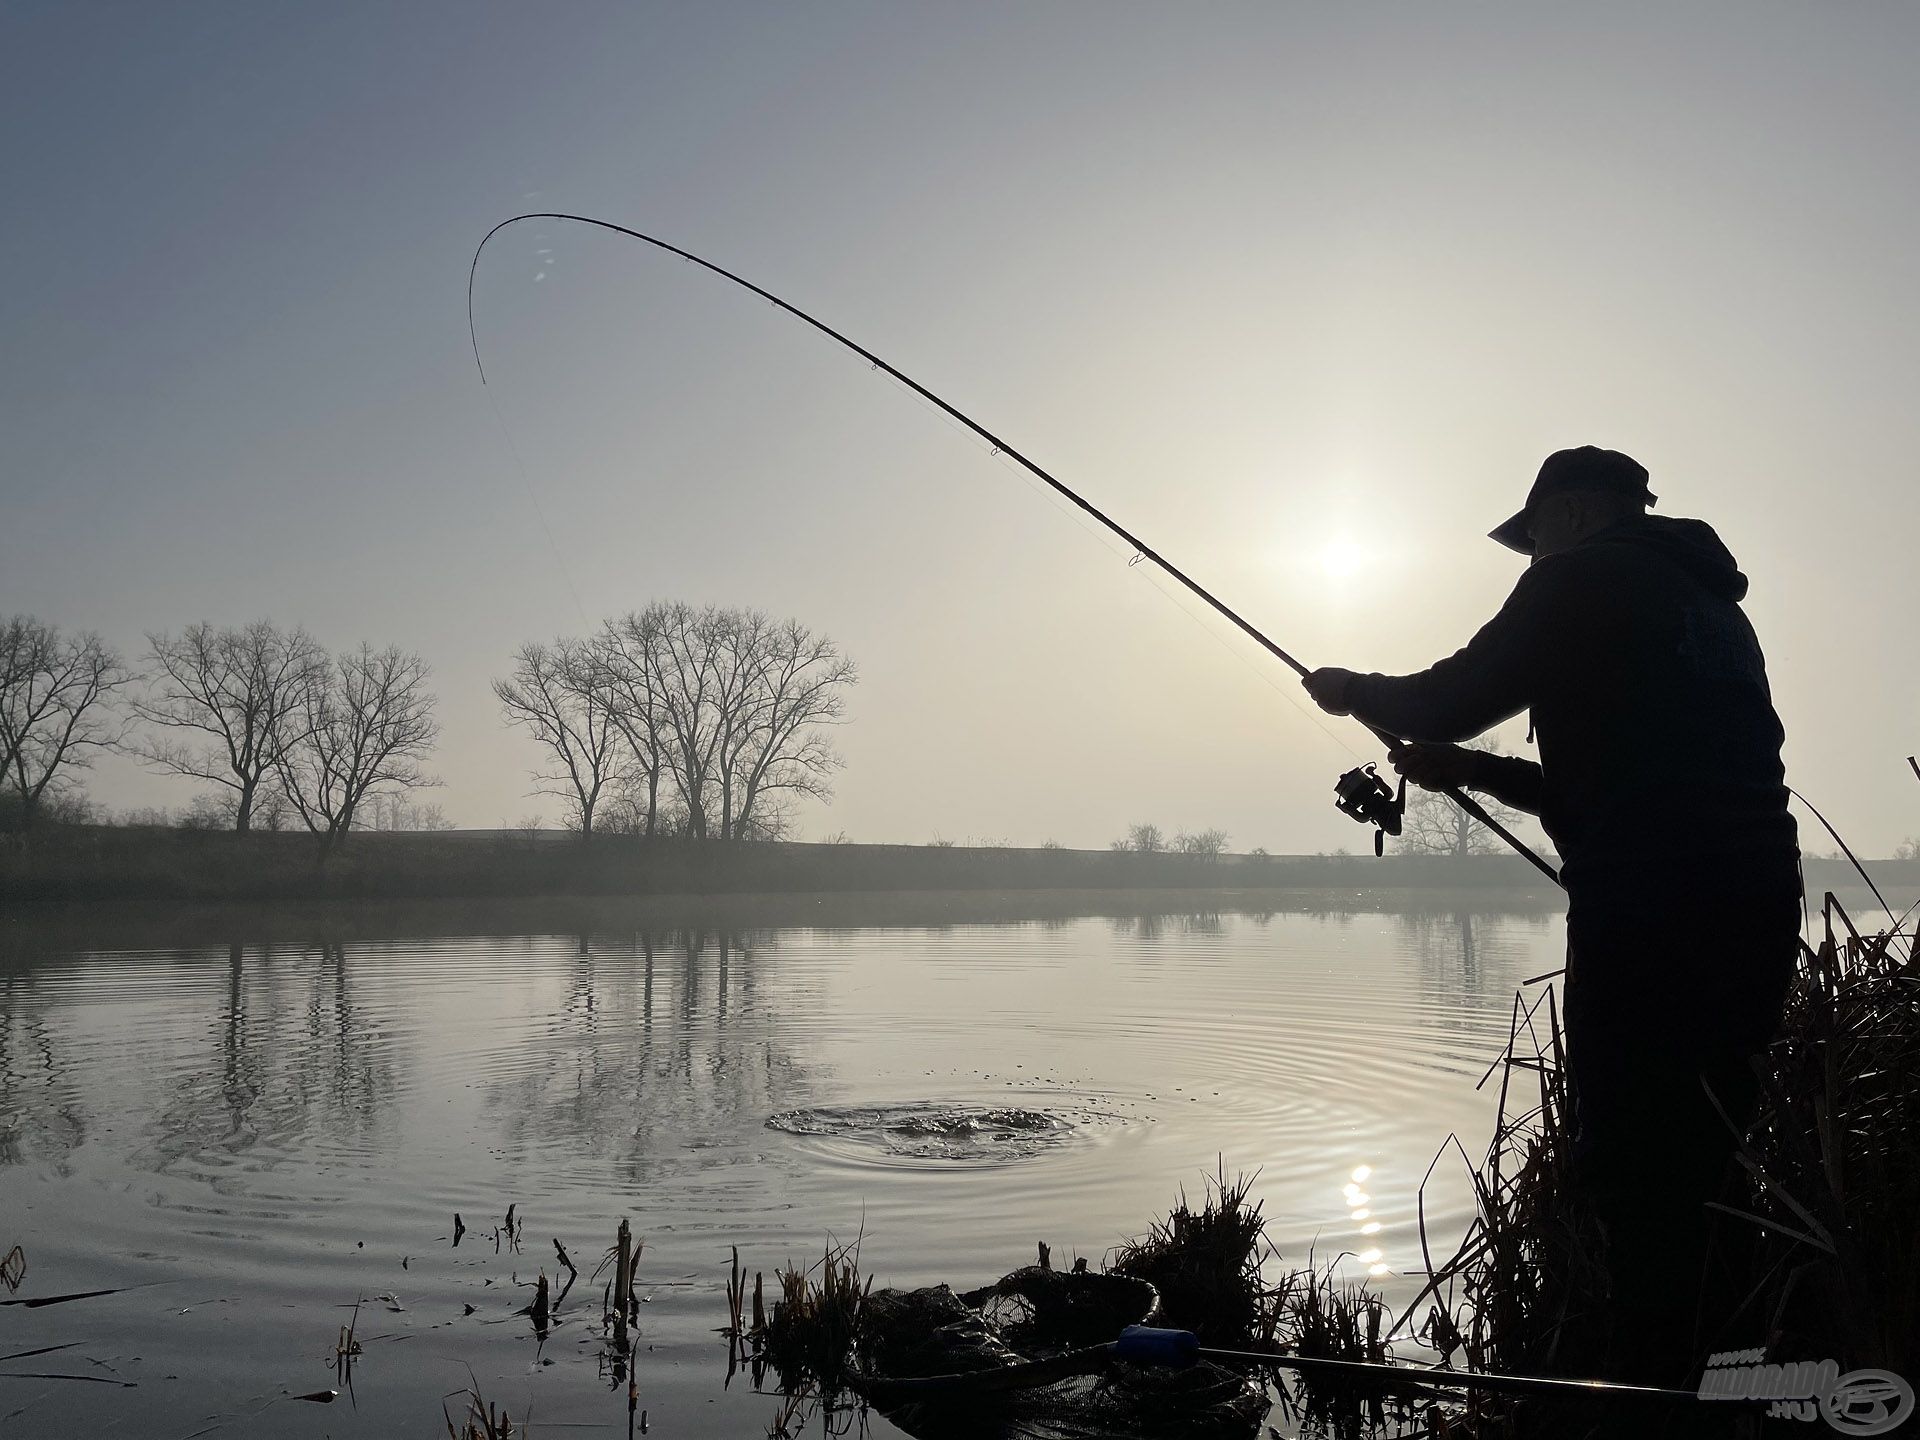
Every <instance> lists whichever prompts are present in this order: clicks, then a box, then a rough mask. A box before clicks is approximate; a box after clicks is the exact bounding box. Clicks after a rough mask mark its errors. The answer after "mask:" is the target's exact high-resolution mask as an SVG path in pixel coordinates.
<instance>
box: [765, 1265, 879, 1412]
mask: <svg viewBox="0 0 1920 1440" xmlns="http://www.w3.org/2000/svg"><path fill="white" fill-rule="evenodd" d="M774 1278H775V1279H776V1280H777V1281H778V1282H779V1285H780V1294H779V1296H778V1298H777V1299H775V1300H774V1302H773V1312H772V1313H771V1314H770V1315H768V1316H767V1318H766V1323H765V1324H764V1326H762V1327H761V1329H760V1332H759V1333H760V1350H759V1354H760V1357H761V1358H763V1359H764V1360H765V1361H766V1363H767V1364H769V1365H771V1366H773V1368H774V1369H775V1370H777V1371H778V1372H779V1373H780V1375H781V1377H782V1379H783V1381H786V1382H788V1384H789V1386H790V1385H791V1384H792V1383H796V1382H801V1383H804V1382H811V1383H812V1384H813V1385H815V1386H816V1387H817V1388H819V1389H821V1390H824V1391H826V1392H828V1393H832V1392H834V1391H838V1390H840V1389H842V1388H844V1387H845V1385H846V1382H847V1378H848V1370H849V1367H850V1366H851V1364H852V1363H853V1359H854V1355H855V1351H856V1347H857V1346H858V1344H859V1342H860V1340H861V1338H862V1337H861V1321H862V1318H863V1315H862V1311H863V1308H864V1306H865V1304H866V1300H867V1296H868V1294H869V1292H870V1291H871V1290H872V1289H873V1279H872V1277H871V1276H868V1277H866V1278H865V1279H864V1280H863V1279H862V1277H861V1274H860V1241H859V1239H858V1238H856V1239H855V1240H854V1242H853V1243H852V1244H851V1245H834V1244H829V1245H828V1246H827V1247H826V1249H825V1251H824V1252H823V1253H822V1254H821V1256H820V1261H819V1264H818V1265H816V1266H813V1267H810V1268H808V1269H805V1270H802V1269H800V1268H798V1267H797V1266H791V1265H790V1266H788V1267H787V1268H786V1269H785V1270H781V1271H778V1272H776V1274H775V1277H774Z"/></svg>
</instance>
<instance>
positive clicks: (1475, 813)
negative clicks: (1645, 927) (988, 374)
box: [467, 211, 1560, 883]
mask: <svg viewBox="0 0 1920 1440" xmlns="http://www.w3.org/2000/svg"><path fill="white" fill-rule="evenodd" d="M523 220H557V221H566V222H568V223H570V224H575V225H586V226H590V227H592V228H594V229H598V230H605V231H609V232H611V233H613V234H615V235H624V236H626V237H627V238H628V239H630V240H638V241H640V242H641V243H642V244H644V245H650V246H652V247H654V248H655V249H656V250H661V251H664V252H665V253H667V254H669V255H677V256H679V257H680V258H681V259H682V260H685V261H688V262H690V263H692V264H694V265H698V266H699V267H700V268H701V269H703V270H706V271H709V272H711V273H712V274H715V275H718V276H719V277H720V278H721V279H723V280H726V281H728V282H730V283H731V284H734V285H736V286H738V287H740V288H741V289H743V290H745V291H747V292H749V293H750V294H753V295H758V296H759V297H760V298H761V299H763V300H765V301H766V302H767V303H768V304H770V305H772V306H774V307H775V308H776V309H779V310H784V311H785V312H786V313H787V314H789V315H791V316H793V317H794V318H795V319H796V320H799V321H801V322H803V323H804V324H806V325H808V326H811V327H812V328H813V329H815V330H818V331H819V332H820V333H821V334H823V335H825V336H827V337H828V338H829V339H831V340H834V341H836V342H837V343H838V344H840V345H841V346H842V347H844V348H845V349H847V350H849V351H851V352H852V353H853V354H855V355H858V356H859V357H860V358H861V359H863V360H865V361H866V362H867V363H868V364H869V365H871V366H872V367H873V368H874V369H875V370H877V371H879V372H881V373H883V374H885V375H886V376H888V377H889V378H891V379H892V380H894V381H895V382H897V383H898V384H900V385H902V386H904V387H905V388H906V389H907V390H908V391H909V392H911V393H912V394H913V395H914V396H916V397H917V398H919V399H920V400H921V401H922V402H924V403H925V404H927V405H929V406H931V407H932V408H933V409H934V410H935V411H936V412H937V413H939V414H940V415H941V416H942V417H944V418H945V419H946V420H948V421H949V422H950V423H953V424H956V425H958V426H959V427H960V428H961V429H963V430H964V431H966V432H968V433H970V434H971V435H973V436H974V437H975V438H976V439H978V440H979V441H981V442H983V443H984V444H986V445H988V446H989V447H991V449H992V451H993V455H994V457H995V458H997V459H1002V460H1004V461H1009V462H1012V463H1014V464H1016V465H1017V466H1018V467H1019V468H1020V469H1021V470H1022V471H1024V472H1025V473H1026V475H1027V476H1028V477H1030V478H1031V479H1032V480H1037V481H1039V482H1040V483H1041V484H1042V485H1044V486H1045V487H1046V490H1047V492H1048V493H1049V496H1050V498H1052V499H1054V500H1055V502H1056V503H1058V502H1059V501H1065V502H1066V503H1067V505H1069V506H1071V507H1072V510H1073V511H1074V512H1077V514H1076V517H1075V518H1076V519H1079V520H1080V521H1081V523H1082V524H1083V525H1084V524H1085V522H1086V521H1087V520H1092V521H1094V522H1096V523H1097V525H1098V526H1099V527H1100V528H1101V530H1103V531H1104V532H1105V533H1104V535H1103V536H1102V539H1103V540H1104V541H1105V543H1107V544H1108V545H1109V547H1110V548H1111V547H1112V541H1113V540H1115V539H1117V540H1119V541H1121V542H1123V544H1124V546H1125V551H1124V553H1125V554H1126V555H1127V557H1128V559H1127V564H1128V565H1129V566H1130V567H1132V566H1140V565H1142V564H1149V565H1152V566H1153V567H1154V568H1155V569H1157V570H1158V571H1159V572H1160V573H1161V574H1163V575H1165V576H1166V577H1167V578H1168V579H1171V580H1173V581H1174V582H1176V583H1177V584H1178V585H1179V586H1180V587H1181V588H1182V589H1184V590H1185V591H1186V592H1187V594H1188V595H1190V596H1192V597H1193V598H1195V599H1197V600H1200V601H1201V602H1203V603H1204V604H1205V605H1206V606H1207V607H1208V608H1209V609H1211V610H1212V611H1213V612H1214V613H1215V614H1216V615H1217V616H1219V617H1220V618H1221V619H1224V620H1226V621H1227V622H1228V623H1229V624H1231V625H1232V626H1233V627H1234V628H1235V629H1237V630H1238V631H1240V633H1241V634H1243V635H1245V636H1246V637H1247V638H1248V639H1250V640H1252V641H1253V642H1254V643H1255V644H1257V645H1258V646H1259V647H1260V648H1261V649H1262V650H1264V651H1266V652H1267V654H1269V655H1270V656H1272V657H1273V658H1274V659H1276V660H1278V661H1280V662H1281V663H1282V664H1284V665H1285V666H1287V667H1288V668H1289V669H1290V670H1292V671H1293V672H1294V673H1295V674H1297V675H1299V676H1301V677H1302V678H1304V677H1305V676H1307V675H1308V674H1310V673H1311V671H1310V670H1309V668H1308V667H1307V666H1306V665H1304V664H1302V663H1301V662H1300V661H1299V660H1297V659H1295V658H1294V657H1293V656H1292V655H1290V654H1289V653H1287V651H1285V650H1284V649H1282V648H1281V647H1280V646H1279V645H1278V644H1277V643H1275V642H1274V641H1273V640H1272V639H1271V638H1269V637H1268V636H1267V635H1266V634H1264V633H1263V632H1262V631H1261V630H1259V629H1258V628H1257V627H1256V626H1254V624H1253V623H1252V622H1251V621H1249V620H1247V619H1246V618H1245V617H1244V616H1242V615H1241V614H1239V612H1237V611H1235V610H1234V609H1232V608H1231V607H1230V606H1228V605H1227V604H1226V602H1224V601H1223V600H1221V599H1220V598H1219V597H1218V596H1216V595H1215V594H1213V592H1212V591H1210V590H1208V589H1207V588H1206V587H1205V586H1203V585H1202V584H1200V582H1199V581H1197V580H1195V579H1194V578H1193V577H1192V576H1190V575H1188V574H1187V573H1186V572H1185V571H1184V570H1181V569H1180V568H1179V567H1178V566H1176V565H1175V564H1173V562H1172V561H1170V560H1168V559H1167V558H1166V557H1165V556H1164V555H1162V554H1160V552H1159V551H1157V550H1155V549H1154V548H1153V547H1152V546H1151V545H1149V544H1147V542H1146V541H1145V540H1143V539H1141V538H1140V537H1139V536H1138V535H1135V534H1134V533H1133V532H1132V531H1130V530H1128V529H1127V528H1126V527H1125V526H1123V525H1121V524H1120V523H1119V522H1118V521H1117V520H1115V519H1114V518H1113V517H1112V516H1110V515H1108V514H1106V513H1105V512H1104V511H1102V510H1101V509H1099V508H1098V507H1097V506H1095V505H1094V504H1093V503H1092V502H1091V501H1089V500H1087V499H1086V498H1085V497H1084V496H1082V495H1081V494H1079V492H1077V491H1075V490H1073V489H1071V488H1069V487H1068V486H1067V485H1066V484H1065V483H1064V482H1062V481H1060V480H1058V479H1056V478H1055V477H1054V476H1053V475H1051V474H1049V473H1048V472H1047V471H1046V470H1044V469H1042V468H1041V467H1040V466H1039V465H1038V464H1037V463H1035V462H1034V461H1033V460H1031V459H1029V458H1028V457H1027V456H1026V455H1025V454H1023V453H1022V452H1021V451H1020V450H1018V449H1016V448H1015V447H1014V446H1012V445H1010V444H1008V443H1007V441H1005V440H1003V439H1001V437H1000V436H998V435H996V434H994V433H993V431H991V430H989V429H987V428H986V426H984V425H982V424H980V422H979V421H977V420H975V419H974V418H973V417H972V416H970V415H968V414H966V413H965V412H964V411H962V410H960V409H958V408H957V407H955V406H953V405H951V404H949V403H948V402H947V401H945V400H943V399H941V398H940V396H938V395H936V394H934V392H933V391H931V390H929V389H928V388H927V387H926V386H924V385H922V384H921V383H920V382H919V381H917V380H915V379H914V378H913V377H912V376H911V375H908V374H907V373H906V372H905V371H903V370H900V369H899V368H897V367H896V366H894V365H891V364H889V363H888V362H887V361H886V360H883V359H882V358H881V357H880V356H878V355H876V354H875V353H874V352H873V351H871V350H869V349H867V348H866V347H865V346H864V345H861V344H860V343H858V342H857V341H855V340H852V339H850V338H848V337H847V336H846V335H844V334H842V333H841V332H840V331H838V330H836V329H834V328H833V327H832V326H831V325H828V324H827V323H826V322H825V321H823V320H819V319H816V318H815V317H814V316H812V315H810V314H808V313H807V312H806V311H805V310H802V309H800V308H799V307H798V306H797V305H792V304H789V303H788V302H787V301H785V300H782V299H781V298H780V297H779V296H778V295H775V294H774V293H773V292H772V291H770V290H766V289H763V288H762V287H761V286H759V285H756V284H754V283H753V282H752V281H751V280H748V279H745V278H744V277H742V276H740V275H736V274H735V273H734V272H733V271H731V270H727V269H725V268H723V267H721V266H719V265H716V264H714V263H713V262H712V261H711V260H705V259H702V258H701V257H700V256H698V255H695V254H694V253H693V252H692V251H690V250H683V249H681V248H680V247H679V246H677V245H672V244H669V243H668V242H667V241H665V240H660V239H656V238H655V237H654V236H651V235H645V234H642V233H641V232H640V231H638V230H632V229H629V228H628V227H626V226H624V225H616V224H614V223H613V222H612V221H610V220H597V219H595V218H593V217H592V216H590V215H568V214H562V213H558V212H553V211H538V212H531V213H528V214H524V215H515V216H512V217H510V218H508V219H506V220H502V221H501V222H500V223H499V224H498V225H495V226H494V227H493V228H492V229H491V230H489V231H488V232H487V233H486V234H485V235H484V236H482V237H481V240H480V243H479V244H478V245H477V246H475V247H474V251H473V262H472V264H471V265H469V266H468V268H467V337H468V340H469V341H470V342H471V344H472V346H473V363H474V368H475V369H476V370H477V371H478V372H479V375H480V383H481V384H482V385H483V386H484V385H486V383H487V367H486V363H485V361H484V360H482V358H481V355H480V333H479V330H478V328H477V326H476V325H475V322H474V315H473V291H474V283H475V279H476V277H477V276H478V274H479V271H480V256H481V254H482V253H483V252H484V251H485V250H486V248H487V242H488V241H490V240H491V239H493V237H494V236H495V235H498V234H499V233H500V232H501V231H502V230H504V229H506V228H507V227H508V226H509V225H516V224H519V223H520V222H521V221H523ZM495 414H496V416H498V414H499V412H498V409H497V407H496V410H495ZM504 423H505V422H504V420H503V421H502V424H503V426H504ZM516 454H517V451H516ZM523 475H524V467H523ZM541 523H542V524H543V525H544V524H545V520H544V517H543V519H542V522H541ZM549 538H550V539H551V532H549ZM555 549H556V552H557V550H558V546H557V545H556V546H555ZM1155 588H1157V589H1158V588H1161V587H1159V586H1158V585H1156V587H1155ZM1162 593H1165V594H1169V598H1173V597H1172V595H1171V594H1170V592H1167V591H1165V590H1164V589H1162ZM576 603H577V597H576ZM1181 608H1182V609H1183V610H1185V609H1187V606H1186V605H1185V604H1184V602H1182V603H1181ZM1188 614H1189V615H1192V614H1193V612H1192V611H1191V610H1188ZM1194 618H1195V619H1196V620H1197V619H1198V618H1199V617H1198V616H1195V617H1194ZM1203 628H1205V627H1204V626H1203ZM1210 633H1211V632H1210ZM1216 638H1218V637H1216ZM1275 688H1276V689H1277V688H1278V687H1277V686H1276V687H1275ZM1283 693H1284V692H1283ZM1288 698H1289V699H1290V700H1291V697H1288ZM1292 703H1294V705H1295V708H1296V709H1302V710H1303V713H1304V707H1301V706H1300V705H1299V704H1298V702H1297V701H1296V702H1292ZM1315 723H1316V725H1319V721H1318V720H1317V719H1316V720H1315ZM1358 723H1360V724H1365V723H1366V722H1364V721H1359V722H1358ZM1320 728H1321V729H1322V730H1323V731H1324V732H1325V733H1327V734H1328V735H1329V737H1330V738H1332V732H1331V731H1327V730H1326V727H1325V726H1324V725H1320ZM1366 728H1367V729H1368V730H1369V731H1370V732H1371V733H1372V734H1373V736H1374V738H1375V739H1377V740H1379V741H1380V742H1381V743H1382V744H1383V745H1385V746H1387V748H1388V749H1390V750H1391V749H1396V748H1398V747H1399V746H1400V745H1401V744H1402V743H1403V742H1402V741H1401V740H1400V739H1399V737H1397V736H1395V735H1392V734H1390V733H1388V732H1387V731H1385V730H1382V729H1380V728H1378V727H1377V726H1373V725H1367V726H1366ZM1335 743H1336V744H1340V745H1341V746H1342V748H1348V747H1346V746H1345V742H1343V741H1339V740H1338V739H1336V740H1335ZM1349 753H1351V751H1350V752H1349ZM1337 793H1338V794H1339V795H1340V809H1341V810H1342V812H1343V813H1345V814H1348V815H1351V816H1353V817H1354V818H1355V819H1359V820H1364V821H1367V822H1368V823H1371V824H1373V825H1375V826H1376V827H1377V828H1378V829H1379V831H1380V832H1381V834H1382V835H1384V834H1386V833H1393V834H1398V833H1399V829H1400V817H1399V811H1400V808H1401V807H1402V806H1403V804H1404V799H1405V785H1404V782H1403V784H1402V788H1401V794H1400V796H1399V798H1398V799H1396V798H1395V797H1394V795H1393V792H1392V791H1390V790H1388V789H1387V787H1386V784H1385V782H1384V781H1381V780H1380V779H1379V778H1378V777H1377V776H1376V775H1375V774H1374V772H1373V767H1372V766H1371V765H1368V766H1365V767H1363V768H1362V769H1356V770H1353V771H1350V772H1349V773H1348V774H1347V775H1345V776H1343V777H1341V782H1340V785H1339V786H1338V787H1337ZM1442 793H1444V794H1446V795H1447V796H1448V797H1449V798H1450V799H1452V801H1453V802H1454V803H1455V804H1456V805H1458V806H1460V808H1461V809H1463V810H1465V811H1466V812H1467V814H1469V815H1471V816H1472V817H1473V818H1474V819H1476V820H1478V821H1479V822H1480V823H1481V824H1483V825H1485V826H1486V827H1487V828H1488V829H1489V830H1491V831H1492V832H1493V833H1494V834H1496V835H1498V836H1499V837H1500V838H1501V839H1502V840H1504V841H1505V842H1506V843H1507V844H1508V845H1509V846H1511V847H1512V848H1513V849H1514V850H1515V851H1516V852H1518V853H1519V854H1520V855H1521V856H1523V857H1524V858H1525V859H1526V860H1528V861H1529V862H1530V863H1531V864H1532V865H1533V866H1534V867H1535V868H1536V869H1538V870H1539V871H1540V872H1541V873H1542V874H1544V875H1546V876H1547V877H1548V878H1549V879H1551V880H1553V881H1555V882H1556V883H1558V882H1559V879H1560V877H1559V875H1558V873H1557V872H1555V870H1554V869H1553V867H1552V866H1551V865H1549V864H1547V862H1546V861H1545V860H1542V859H1541V858H1540V857H1539V856H1538V855H1537V854H1535V853H1534V852H1533V851H1532V850H1531V849H1529V848H1528V846H1527V845H1526V844H1525V842H1523V841H1522V840H1521V839H1520V838H1519V837H1518V836H1516V835H1514V834H1513V832H1512V831H1510V830H1508V829H1507V828H1506V827H1505V826H1504V825H1502V824H1501V823H1500V822H1499V821H1497V820H1495V819H1494V818H1493V816H1491V815H1489V814H1488V813H1487V811H1486V808H1485V807H1484V806H1482V805H1481V804H1480V803H1479V802H1478V801H1477V800H1475V799H1473V798H1472V797H1471V796H1469V795H1467V794H1466V793H1465V792H1464V791H1462V790H1458V789H1448V790H1445V791H1443V792H1442ZM1377 849H1378V841H1377V840H1376V851H1377Z"/></svg>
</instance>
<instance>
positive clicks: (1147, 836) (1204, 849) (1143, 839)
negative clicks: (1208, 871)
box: [1107, 824, 1227, 860]
mask: <svg viewBox="0 0 1920 1440" xmlns="http://www.w3.org/2000/svg"><path fill="white" fill-rule="evenodd" d="M1107 848H1108V849H1109V850H1114V851H1125V852H1128V853H1131V854H1136V855H1161V854H1172V855H1199V856H1201V857H1203V858H1205V859H1209V860H1211V859H1214V858H1216V857H1218V856H1220V855H1222V854H1224V853H1225V852H1226V848H1227V832H1226V831H1224V830H1193V831H1187V830H1182V831H1179V832H1178V833H1177V834H1174V835H1172V836H1169V835H1168V834H1167V833H1166V832H1165V831H1164V830H1162V829H1161V828H1160V827H1159V826H1158V825H1152V824H1139V825H1129V826H1128V827H1127V833H1126V834H1125V835H1122V836H1121V837H1120V838H1119V839H1118V840H1115V841H1114V842H1113V843H1112V844H1111V845H1109V846H1108V847H1107Z"/></svg>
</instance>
